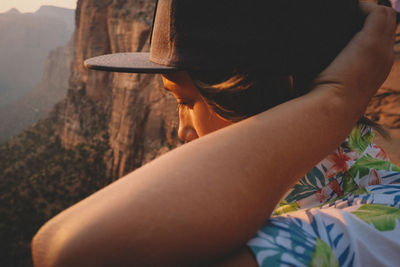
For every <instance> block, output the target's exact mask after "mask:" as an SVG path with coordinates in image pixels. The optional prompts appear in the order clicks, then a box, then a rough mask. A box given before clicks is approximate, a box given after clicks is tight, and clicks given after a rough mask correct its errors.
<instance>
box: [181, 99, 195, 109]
mask: <svg viewBox="0 0 400 267" xmlns="http://www.w3.org/2000/svg"><path fill="white" fill-rule="evenodd" d="M178 109H193V103H188V102H184V101H178Z"/></svg>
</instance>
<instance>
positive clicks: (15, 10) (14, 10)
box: [6, 8, 21, 15]
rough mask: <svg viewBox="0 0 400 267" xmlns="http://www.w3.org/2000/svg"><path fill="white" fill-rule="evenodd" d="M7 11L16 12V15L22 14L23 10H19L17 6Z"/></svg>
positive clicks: (8, 12)
mask: <svg viewBox="0 0 400 267" xmlns="http://www.w3.org/2000/svg"><path fill="white" fill-rule="evenodd" d="M6 13H7V14H15V15H19V14H21V12H19V10H18V9H16V8H11V9H10V10H8V11H7V12H6Z"/></svg>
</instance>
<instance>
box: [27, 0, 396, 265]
mask: <svg viewBox="0 0 400 267" xmlns="http://www.w3.org/2000/svg"><path fill="white" fill-rule="evenodd" d="M363 9H364V10H365V12H366V13H367V14H369V15H368V16H367V19H366V23H365V26H364V28H363V29H362V31H361V32H360V33H358V34H357V35H356V36H355V37H354V39H353V40H352V41H351V42H350V43H349V45H348V46H347V47H346V48H345V49H344V51H343V52H342V53H341V54H340V55H339V56H338V57H337V58H336V59H335V61H334V62H333V63H332V64H331V65H330V66H329V67H328V68H327V69H326V70H325V71H324V72H323V73H322V74H321V75H320V76H319V77H318V78H317V80H316V83H315V88H314V90H312V91H311V92H310V93H309V94H307V95H305V96H302V97H300V98H297V99H294V100H292V101H290V102H287V103H284V104H282V105H279V106H277V107H275V108H273V109H271V110H268V111H266V112H264V113H261V114H259V115H257V116H255V117H252V118H249V119H246V120H244V121H242V122H239V123H236V124H234V125H232V126H229V127H226V128H224V129H222V130H219V131H217V132H214V133H212V134H209V135H207V136H205V137H202V138H200V139H198V140H196V141H192V142H190V143H189V144H186V145H184V146H181V147H180V148H178V149H175V150H173V151H172V152H169V153H167V154H165V155H163V156H161V157H160V158H158V159H156V160H154V161H153V162H151V163H149V164H147V165H145V166H143V167H141V168H140V169H138V170H136V171H134V172H132V173H130V174H129V175H127V176H125V177H124V178H122V179H120V180H118V181H116V182H114V183H113V184H111V185H109V186H107V187H106V188H104V189H102V190H100V191H98V192H97V193H95V194H93V195H91V196H90V197H88V198H86V199H85V200H83V201H81V202H79V203H77V204H76V205H74V206H72V207H70V208H69V209H67V210H65V211H63V212H62V213H60V214H59V215H57V216H56V217H54V218H53V219H51V220H50V221H49V222H47V223H46V224H45V225H44V226H43V227H42V228H41V229H40V231H39V232H38V233H37V234H36V236H35V238H34V240H33V258H34V262H35V265H36V266H44V267H47V266H147V265H150V266H154V265H162V266H169V265H172V266H188V265H192V264H193V263H205V262H207V261H209V260H214V259H217V258H219V257H222V256H224V255H226V254H227V253H229V252H232V251H234V250H235V249H238V248H239V247H241V246H242V245H243V244H245V243H246V241H247V240H248V239H249V238H250V237H252V235H253V234H254V233H255V232H256V230H257V229H258V228H259V227H260V226H261V225H262V224H263V223H264V222H265V220H267V219H268V217H269V216H270V214H271V212H272V210H273V208H274V207H275V205H276V203H277V202H278V201H279V199H280V198H281V197H282V195H283V194H284V193H285V192H286V191H287V190H288V189H289V187H290V186H291V185H292V184H294V183H295V182H296V179H297V178H298V177H301V176H302V175H304V173H306V172H307V171H308V170H309V169H311V168H312V167H313V165H314V164H315V163H317V162H318V161H319V160H320V159H321V158H323V157H324V156H325V155H326V154H328V153H329V152H331V151H332V150H333V149H334V148H336V147H337V146H338V145H339V144H340V143H341V142H342V141H343V140H344V139H345V137H346V136H347V134H348V133H349V132H350V130H351V129H352V127H353V125H354V124H355V123H356V121H357V120H358V119H359V117H360V116H361V115H362V114H363V112H364V110H365V107H366V105H367V104H368V102H369V100H370V98H371V97H372V96H373V95H374V93H375V91H376V90H377V89H378V87H379V86H380V84H381V83H382V82H383V81H384V80H385V78H386V76H387V74H388V72H389V70H390V67H391V64H392V61H393V50H392V48H393V44H394V32H395V22H394V21H395V16H394V14H393V12H391V11H390V10H389V9H387V8H384V7H377V6H375V5H369V4H363Z"/></svg>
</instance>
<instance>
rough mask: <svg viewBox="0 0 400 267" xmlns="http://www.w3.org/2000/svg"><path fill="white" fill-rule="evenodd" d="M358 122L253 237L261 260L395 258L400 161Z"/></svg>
mask: <svg viewBox="0 0 400 267" xmlns="http://www.w3.org/2000/svg"><path fill="white" fill-rule="evenodd" d="M373 138H374V134H373V132H372V130H371V128H370V127H368V126H365V125H362V124H358V125H356V127H354V129H353V130H352V132H351V133H350V135H349V136H348V138H347V139H346V140H345V142H344V143H343V144H342V145H341V146H340V147H339V148H337V149H336V150H335V151H333V152H332V153H331V154H330V155H328V156H327V157H326V158H325V159H323V160H322V161H321V162H319V163H318V164H317V165H316V166H315V167H314V168H313V169H312V170H310V171H309V172H308V173H307V174H306V175H305V176H304V177H302V178H301V179H300V180H299V182H298V183H297V184H295V185H294V186H293V187H292V188H291V189H290V190H289V191H288V192H287V194H286V195H285V197H284V198H283V199H282V201H281V202H280V204H279V205H278V207H277V208H276V209H275V211H274V215H273V216H272V217H271V218H270V219H269V220H268V222H267V223H266V224H265V225H264V226H263V227H262V228H261V229H260V230H259V231H258V233H257V234H256V236H255V237H254V238H253V239H251V240H250V241H249V242H248V246H249V247H250V249H251V250H252V251H253V253H254V254H255V256H256V258H257V261H258V263H259V264H260V266H396V265H399V263H400V209H399V208H400V168H399V167H397V166H396V165H393V164H391V163H390V162H389V160H388V157H387V155H386V153H385V152H384V151H383V149H381V148H380V147H379V146H378V145H376V144H374V143H373V142H372V140H373Z"/></svg>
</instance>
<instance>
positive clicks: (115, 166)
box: [59, 0, 178, 179]
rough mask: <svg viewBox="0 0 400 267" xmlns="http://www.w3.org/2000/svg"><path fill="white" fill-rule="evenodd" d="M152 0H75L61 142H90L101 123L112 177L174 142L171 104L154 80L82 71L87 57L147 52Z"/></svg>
mask: <svg viewBox="0 0 400 267" xmlns="http://www.w3.org/2000/svg"><path fill="white" fill-rule="evenodd" d="M154 4H155V1H153V0H147V1H145V0H122V1H121V0H118V1H117V0H114V1H113V0H85V1H83V0H80V1H78V7H77V14H76V31H75V35H74V42H75V52H74V60H73V63H72V75H71V78H70V89H69V92H68V95H67V98H66V100H65V102H64V104H63V109H62V117H63V120H64V124H63V125H62V126H61V127H60V129H59V133H60V136H61V140H62V144H63V145H64V147H66V148H72V147H74V146H76V145H78V144H80V143H85V142H87V141H88V138H94V135H96V133H95V132H96V127H97V125H98V124H99V121H104V120H106V121H107V125H108V127H107V128H108V129H107V132H108V135H109V145H110V147H111V150H110V151H109V152H108V153H107V156H106V164H107V172H108V174H109V175H110V176H111V177H113V178H114V179H115V178H118V177H120V176H122V175H124V174H126V173H127V172H129V171H131V170H132V169H134V168H136V167H138V166H140V165H142V164H143V163H144V162H147V161H149V160H151V159H153V158H154V157H156V156H157V155H159V154H160V153H162V152H165V151H167V150H168V147H174V146H176V145H177V144H178V141H177V138H176V131H177V119H176V108H175V104H174V102H175V100H173V98H172V97H170V96H168V95H166V94H165V92H163V89H161V88H162V87H161V81H160V78H159V77H158V76H154V75H138V74H113V73H106V72H98V71H90V70H87V69H86V68H85V67H84V65H83V61H84V60H85V59H87V58H90V57H93V56H97V55H101V54H106V53H114V52H132V51H146V50H148V39H149V35H150V31H151V22H152V15H153V10H154Z"/></svg>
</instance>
